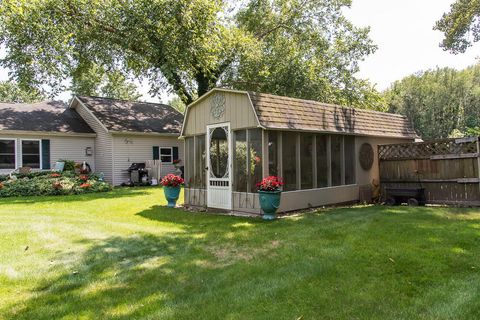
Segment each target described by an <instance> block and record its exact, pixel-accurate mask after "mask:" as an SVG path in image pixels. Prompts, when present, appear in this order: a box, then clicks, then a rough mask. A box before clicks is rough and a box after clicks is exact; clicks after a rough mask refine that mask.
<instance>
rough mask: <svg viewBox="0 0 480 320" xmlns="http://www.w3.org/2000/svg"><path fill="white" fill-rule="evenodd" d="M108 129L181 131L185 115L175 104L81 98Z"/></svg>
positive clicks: (153, 131)
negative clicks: (174, 106)
mask: <svg viewBox="0 0 480 320" xmlns="http://www.w3.org/2000/svg"><path fill="white" fill-rule="evenodd" d="M77 98H78V99H79V100H80V101H81V102H82V103H83V104H84V105H85V106H86V107H87V108H88V109H89V110H90V111H91V112H92V113H93V114H94V116H95V117H96V118H97V119H98V120H99V121H100V122H101V123H102V124H103V125H104V126H105V127H106V128H107V130H109V131H114V132H139V133H172V134H180V130H181V128H182V122H183V115H182V114H181V113H180V112H178V111H177V110H175V109H174V108H172V107H171V106H168V105H165V104H160V103H150V102H138V101H126V100H117V99H110V98H101V97H90V96H88V97H87V96H79V97H77Z"/></svg>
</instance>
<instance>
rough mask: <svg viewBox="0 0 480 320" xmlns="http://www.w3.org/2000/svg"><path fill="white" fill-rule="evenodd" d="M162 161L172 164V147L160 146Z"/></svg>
mask: <svg viewBox="0 0 480 320" xmlns="http://www.w3.org/2000/svg"><path fill="white" fill-rule="evenodd" d="M160 161H162V163H165V164H171V163H172V162H173V151H172V148H170V147H168V148H165V147H160Z"/></svg>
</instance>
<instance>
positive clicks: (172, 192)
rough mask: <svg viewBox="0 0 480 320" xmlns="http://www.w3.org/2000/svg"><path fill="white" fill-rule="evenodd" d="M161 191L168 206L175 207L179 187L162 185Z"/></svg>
mask: <svg viewBox="0 0 480 320" xmlns="http://www.w3.org/2000/svg"><path fill="white" fill-rule="evenodd" d="M163 192H164V193H165V198H166V199H167V201H168V207H169V208H175V205H176V204H177V200H178V197H179V196H180V187H163Z"/></svg>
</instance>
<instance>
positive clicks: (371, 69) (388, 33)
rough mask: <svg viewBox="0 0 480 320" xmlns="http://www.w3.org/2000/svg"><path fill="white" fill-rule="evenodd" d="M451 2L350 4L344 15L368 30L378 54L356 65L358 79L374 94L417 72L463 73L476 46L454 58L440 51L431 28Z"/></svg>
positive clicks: (365, 0)
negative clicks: (447, 70)
mask: <svg viewBox="0 0 480 320" xmlns="http://www.w3.org/2000/svg"><path fill="white" fill-rule="evenodd" d="M453 2H454V1H453V0H353V3H352V7H351V9H346V10H345V15H346V16H347V17H348V18H349V19H350V21H351V22H352V23H353V24H354V25H356V26H361V27H365V26H370V27H371V30H370V38H371V39H372V40H373V42H374V43H375V44H376V45H377V46H378V50H377V51H376V52H375V53H374V54H372V55H370V56H368V57H367V58H366V59H365V61H363V62H361V63H360V72H359V74H358V76H359V77H360V78H365V79H369V80H370V81H371V82H372V83H373V84H376V88H377V89H378V90H383V89H386V88H387V87H388V86H389V85H390V84H391V83H392V82H394V81H395V80H400V79H402V78H403V77H405V76H408V75H410V74H412V73H415V72H418V71H420V70H425V69H431V68H436V67H437V66H438V67H452V68H456V69H463V68H465V67H468V66H470V65H472V64H475V62H476V61H478V60H476V59H478V57H479V56H480V45H479V43H477V44H476V45H474V46H473V47H471V48H469V49H468V50H467V51H466V52H465V53H463V54H458V55H454V54H451V53H448V52H445V51H444V50H443V49H442V48H440V46H439V43H440V42H441V41H442V39H443V34H442V33H441V32H439V31H434V30H433V26H434V25H435V22H436V21H437V20H439V19H440V18H441V17H442V15H443V13H445V12H448V11H449V8H450V5H451V4H452V3H453Z"/></svg>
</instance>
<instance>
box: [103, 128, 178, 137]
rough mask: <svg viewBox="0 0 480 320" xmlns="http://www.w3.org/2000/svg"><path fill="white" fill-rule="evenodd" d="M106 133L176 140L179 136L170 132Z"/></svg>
mask: <svg viewBox="0 0 480 320" xmlns="http://www.w3.org/2000/svg"><path fill="white" fill-rule="evenodd" d="M108 133H110V134H112V135H114V136H115V135H116V136H118V135H134V136H156V137H172V138H176V137H179V136H180V133H171V132H138V131H116V130H109V131H108Z"/></svg>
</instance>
